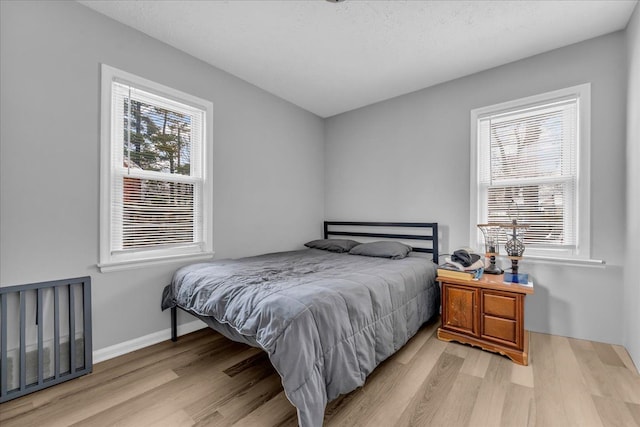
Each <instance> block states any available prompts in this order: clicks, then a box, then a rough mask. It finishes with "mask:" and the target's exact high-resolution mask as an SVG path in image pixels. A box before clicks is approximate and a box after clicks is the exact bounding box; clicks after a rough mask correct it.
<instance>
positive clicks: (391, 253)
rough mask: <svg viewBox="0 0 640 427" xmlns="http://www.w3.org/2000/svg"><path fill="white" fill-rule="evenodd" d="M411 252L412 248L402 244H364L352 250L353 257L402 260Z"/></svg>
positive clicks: (383, 242) (384, 242)
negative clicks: (362, 256)
mask: <svg viewBox="0 0 640 427" xmlns="http://www.w3.org/2000/svg"><path fill="white" fill-rule="evenodd" d="M409 252H411V246H407V245H405V244H404V243H400V242H386V241H380V242H371V243H363V244H361V245H358V246H356V247H354V248H353V249H351V250H350V251H349V253H350V254H351V255H364V256H375V257H380V258H391V259H402V258H404V257H406V256H407V255H408V254H409Z"/></svg>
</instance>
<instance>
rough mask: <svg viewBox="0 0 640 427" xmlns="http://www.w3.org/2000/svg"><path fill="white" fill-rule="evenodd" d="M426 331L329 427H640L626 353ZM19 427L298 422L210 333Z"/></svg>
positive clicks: (262, 379)
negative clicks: (477, 341) (522, 350)
mask: <svg viewBox="0 0 640 427" xmlns="http://www.w3.org/2000/svg"><path fill="white" fill-rule="evenodd" d="M437 326H438V325H437V324H436V323H431V324H428V325H425V326H424V327H423V328H422V329H421V330H420V331H419V332H418V334H417V335H416V336H415V337H414V338H413V339H412V340H411V341H409V343H408V344H407V345H406V346H405V347H404V348H402V349H401V350H400V351H399V352H398V353H396V354H395V355H394V356H392V357H391V358H390V359H388V360H387V361H385V362H384V363H383V364H382V365H380V366H379V367H378V368H377V369H376V370H375V371H374V372H373V373H372V374H371V375H370V377H369V378H368V379H367V383H366V384H365V386H364V387H362V388H359V389H357V390H355V391H353V392H352V393H350V394H348V395H346V396H342V397H340V398H338V399H337V400H335V401H333V402H331V403H330V404H329V406H328V407H327V411H326V415H325V425H326V426H545V427H546V426H571V425H575V426H640V376H639V375H638V373H637V371H636V370H635V368H634V366H633V363H632V362H631V360H630V358H629V356H628V354H627V352H626V351H625V350H624V348H622V347H620V346H614V345H608V344H601V343H596V342H591V341H582V340H576V339H571V338H564V337H559V336H553V335H544V334H537V333H532V334H531V346H530V364H529V366H519V365H516V364H514V363H512V362H511V361H510V360H509V359H506V358H505V357H502V356H498V355H495V354H492V353H488V352H485V351H482V350H479V349H477V348H473V347H470V346H466V345H461V344H457V343H446V342H443V341H439V340H438V339H437V338H436V337H435V334H434V331H435V329H436V328H437ZM0 425H2V427H10V426H68V425H87V426H112V425H118V426H136V427H137V426H146V425H153V426H191V425H199V426H207V425H209V426H228V425H238V426H294V425H296V413H295V409H294V408H293V406H292V405H291V404H290V403H289V402H288V401H287V399H286V397H285V396H284V393H283V391H282V386H281V384H280V378H279V377H278V375H277V373H276V372H275V370H274V369H273V367H272V366H271V365H270V363H269V361H268V359H267V357H266V355H265V354H264V353H263V352H261V351H259V350H257V349H254V348H251V347H248V346H246V345H243V344H238V343H234V342H231V341H229V340H227V339H226V338H224V337H222V336H220V335H219V334H217V333H215V332H213V331H211V330H209V329H205V330H201V331H198V332H194V333H192V334H189V335H186V336H183V337H180V339H179V340H178V342H177V343H172V342H170V341H166V342H163V343H160V344H157V345H154V346H152V347H148V348H145V349H142V350H139V351H136V352H133V353H130V354H127V355H124V356H121V357H118V358H115V359H112V360H108V361H106V362H102V363H98V364H96V365H95V366H94V372H93V373H92V374H90V375H87V376H85V377H81V378H78V379H75V380H72V381H70V382H67V383H64V384H61V385H58V386H55V387H52V388H50V389H47V390H43V391H40V392H37V393H34V394H31V395H29V396H25V397H22V398H19V399H16V400H13V401H11V402H7V403H5V404H2V405H0Z"/></svg>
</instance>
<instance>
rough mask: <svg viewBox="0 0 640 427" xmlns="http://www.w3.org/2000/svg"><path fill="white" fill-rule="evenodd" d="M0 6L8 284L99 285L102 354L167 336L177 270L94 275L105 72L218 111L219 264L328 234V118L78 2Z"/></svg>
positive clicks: (1, 185)
mask: <svg viewBox="0 0 640 427" xmlns="http://www.w3.org/2000/svg"><path fill="white" fill-rule="evenodd" d="M0 4H1V6H0V7H1V9H0V16H1V19H2V20H1V24H0V28H1V33H0V43H1V45H0V52H1V57H0V64H1V68H0V75H1V81H0V84H1V86H0V91H1V92H2V101H1V104H0V107H1V116H0V120H1V123H2V125H1V133H0V141H1V145H0V234H1V236H2V238H1V239H0V240H1V243H0V285H2V286H7V285H14V284H22V283H30V282H34V281H44V280H52V279H62V278H66V277H76V276H83V275H91V277H92V279H93V320H94V329H93V333H94V350H99V349H102V348H105V347H108V346H111V345H114V344H117V343H121V342H124V341H127V340H130V339H134V338H138V337H141V336H144V335H147V334H150V333H153V332H156V331H160V330H163V329H166V328H168V327H169V315H168V313H166V312H165V313H161V312H160V295H161V291H162V288H163V286H164V285H165V284H167V283H168V282H169V280H170V277H171V273H172V272H173V271H174V270H175V268H176V267H178V266H179V265H180V264H179V263H169V264H165V265H162V266H160V267H157V266H156V267H153V268H140V269H136V270H129V271H123V272H115V273H105V274H102V273H99V272H98V271H97V269H96V263H97V262H98V230H99V228H98V227H99V224H98V200H99V194H98V189H99V118H100V116H99V114H100V112H99V96H100V95H99V93H100V64H101V63H106V64H109V65H112V66H114V67H117V68H120V69H123V70H125V71H128V72H131V73H134V74H138V75H140V76H142V77H145V78H148V79H151V80H154V81H156V82H159V83H161V84H164V85H168V86H171V87H174V88H176V89H179V90H182V91H185V92H188V93H191V94H193V95H196V96H199V97H201V98H205V99H208V100H210V101H211V102H213V105H214V129H213V132H214V168H213V169H214V195H213V196H214V199H213V200H214V212H213V217H214V249H215V251H216V257H218V258H221V257H230V256H241V255H252V254H257V253H261V252H267V251H278V250H288V249H293V248H297V247H301V243H302V242H304V241H307V240H310V239H312V238H318V237H319V236H320V235H321V230H322V223H321V221H322V219H323V212H324V207H323V185H324V184H323V173H324V165H323V144H324V122H323V120H321V119H320V118H319V117H317V116H315V115H313V114H311V113H309V112H306V111H304V110H302V109H300V108H298V107H296V106H294V105H292V104H290V103H287V102H285V101H283V100H281V99H279V98H277V97H275V96H273V95H270V94H268V93H266V92H265V91H263V90H261V89H258V88H256V87H255V86H252V85H250V84H248V83H246V82H244V81H242V80H239V79H237V78H235V77H233V76H231V75H229V74H227V73H224V72H222V71H220V70H218V69H215V68H213V67H211V66H209V65H207V64H205V63H203V62H201V61H199V60H196V59H195V58H193V57H191V56H189V55H187V54H185V53H183V52H181V51H178V50H176V49H174V48H172V47H170V46H168V45H165V44H163V43H160V42H159V41H157V40H154V39H152V38H150V37H147V36H145V35H143V34H142V33H140V32H137V31H134V30H133V29H131V28H128V27H126V26H123V25H121V24H119V23H117V22H115V21H113V20H111V19H108V18H106V17H104V16H103V15H100V14H98V13H96V12H94V11H92V10H90V9H88V8H86V7H84V6H82V5H80V4H77V3H75V2H48V1H44V2H5V1H2V2H1V3H0ZM292 177H295V178H294V179H292ZM186 319H189V318H188V317H184V318H181V320H180V321H181V322H184V321H186ZM189 320H193V319H192V318H191V319H189Z"/></svg>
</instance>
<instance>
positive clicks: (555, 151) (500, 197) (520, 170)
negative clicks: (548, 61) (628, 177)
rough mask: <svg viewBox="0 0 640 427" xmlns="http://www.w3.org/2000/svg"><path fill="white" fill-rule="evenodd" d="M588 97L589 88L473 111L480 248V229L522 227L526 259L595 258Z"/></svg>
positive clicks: (476, 234)
mask: <svg viewBox="0 0 640 427" xmlns="http://www.w3.org/2000/svg"><path fill="white" fill-rule="evenodd" d="M588 97H589V89H588V85H582V86H577V87H574V88H568V89H565V90H560V91H556V92H552V93H549V94H543V95H539V96H536V97H531V98H528V99H523V100H518V101H512V102H509V103H504V104H500V105H496V106H492V107H485V108H482V109H478V110H474V111H472V121H474V124H473V126H474V127H475V129H476V130H475V132H476V135H475V137H474V138H472V139H473V140H475V146H474V147H472V162H475V165H476V166H475V169H476V173H475V174H474V175H475V177H474V176H473V175H472V185H475V189H476V193H475V194H472V203H474V204H475V206H474V207H473V208H472V210H473V209H475V210H476V212H477V214H476V215H472V221H474V223H473V224H472V230H473V231H472V236H478V237H477V240H476V243H481V241H482V238H481V235H478V232H477V229H476V228H475V224H477V223H511V221H512V220H513V219H517V220H518V222H519V223H522V224H528V225H529V226H530V227H529V228H528V229H527V231H526V233H525V237H524V240H525V244H526V247H527V249H526V251H527V254H529V255H531V254H536V255H540V256H555V257H582V258H584V257H588V252H589V248H588V240H589V239H588V224H589V214H588V213H589V207H588V192H589V188H588V180H589V178H588V123H584V122H585V121H586V120H587V118H588ZM585 104H587V105H585ZM585 125H586V126H585ZM581 155H582V157H581ZM473 157H475V159H474V158H473ZM472 169H474V168H473V165H472ZM474 179H475V183H474ZM472 188H474V187H472ZM474 198H475V201H474ZM472 212H473V211H472ZM504 240H506V236H502V242H504ZM525 256H526V255H525Z"/></svg>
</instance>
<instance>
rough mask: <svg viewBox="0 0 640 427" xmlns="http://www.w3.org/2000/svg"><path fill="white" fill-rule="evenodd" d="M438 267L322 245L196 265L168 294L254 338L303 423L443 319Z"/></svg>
mask: <svg viewBox="0 0 640 427" xmlns="http://www.w3.org/2000/svg"><path fill="white" fill-rule="evenodd" d="M435 271H436V266H435V264H433V263H432V262H431V261H430V260H429V259H427V258H424V257H421V256H409V257H407V258H404V259H401V260H388V259H383V258H372V257H365V256H357V255H349V254H336V253H331V252H327V251H321V250H317V249H305V250H301V251H294V252H282V253H275V254H268V255H261V256H257V257H250V258H242V259H237V260H219V261H213V262H209V263H201V264H193V265H190V266H187V267H183V268H181V269H179V270H178V271H177V272H176V273H175V275H174V278H173V281H172V284H171V285H169V286H168V287H167V289H165V295H164V300H163V309H165V308H169V307H173V306H175V305H177V306H180V307H181V308H184V309H187V310H189V311H191V312H193V313H195V314H198V315H200V316H211V317H213V318H215V320H216V321H217V322H220V323H223V324H228V326H230V327H231V328H233V329H234V330H236V331H238V332H239V333H240V334H243V335H246V336H249V337H251V338H252V339H254V340H255V342H257V343H258V344H259V345H260V346H261V347H262V348H263V349H264V350H265V351H266V352H267V353H268V355H269V358H270V360H271V363H272V364H273V366H274V367H275V369H276V370H277V371H278V373H279V374H280V376H281V377H282V383H283V387H284V390H285V393H286V395H287V397H288V398H289V400H290V401H291V403H293V405H294V406H295V407H296V408H297V410H298V420H299V423H300V425H301V426H303V427H308V426H313V427H315V426H321V425H322V421H323V418H324V410H325V407H326V404H327V402H328V401H330V400H332V399H334V398H336V397H337V396H339V395H340V394H344V393H348V392H350V391H352V390H354V389H355V388H357V387H359V386H361V385H363V384H364V382H365V378H366V377H367V375H368V374H369V373H370V372H371V371H372V370H373V369H374V368H375V367H376V366H377V365H378V364H379V363H380V362H382V361H383V360H384V359H386V358H387V357H389V356H390V355H391V354H393V353H394V352H396V351H397V350H398V349H399V348H400V347H401V346H402V345H404V344H405V343H406V342H407V340H408V339H409V338H411V337H412V336H413V335H414V334H415V333H416V332H417V330H418V328H419V327H420V326H421V325H422V324H423V323H424V322H425V321H427V320H428V319H429V318H430V317H432V316H434V315H436V314H438V307H439V289H438V287H437V285H436V284H435V275H436V273H435Z"/></svg>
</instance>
